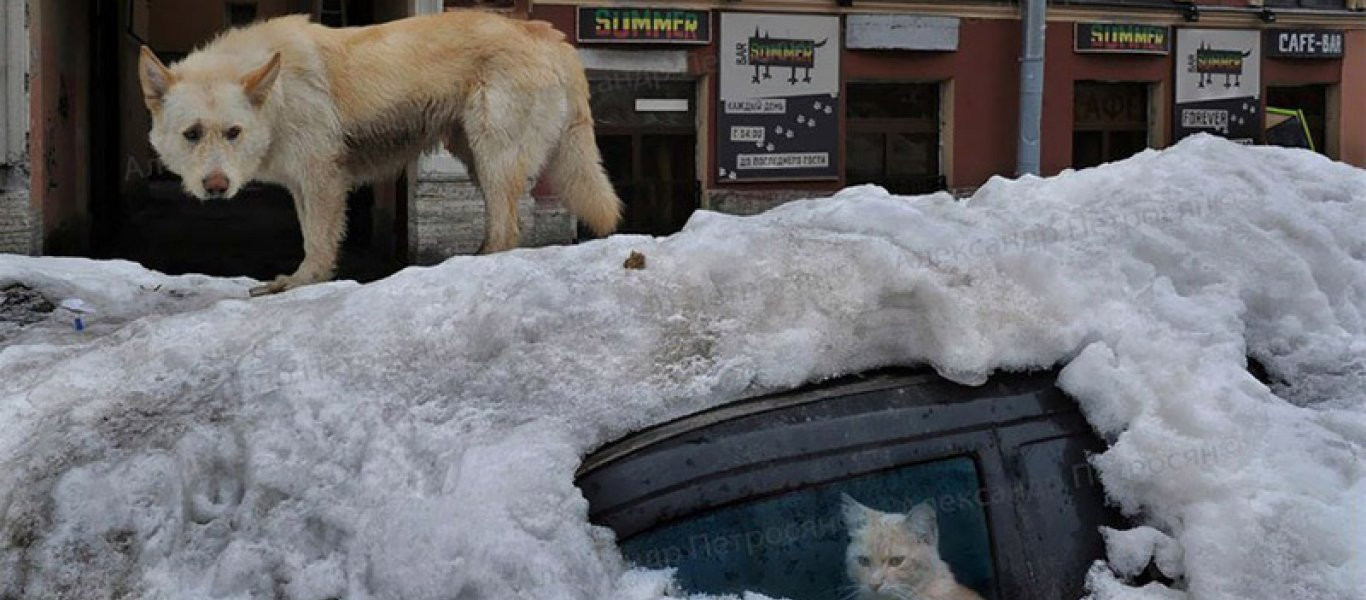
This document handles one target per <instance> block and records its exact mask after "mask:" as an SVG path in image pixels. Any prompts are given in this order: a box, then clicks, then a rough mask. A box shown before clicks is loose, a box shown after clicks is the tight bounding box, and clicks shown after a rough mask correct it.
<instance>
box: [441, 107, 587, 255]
mask: <svg viewBox="0 0 1366 600" xmlns="http://www.w3.org/2000/svg"><path fill="white" fill-rule="evenodd" d="M476 96H477V97H476V98H472V99H471V103H470V112H469V114H468V116H467V118H466V119H465V122H464V127H465V132H466V140H467V141H468V143H469V148H470V153H471V155H472V156H471V164H472V165H473V169H472V171H471V173H472V175H474V174H477V177H478V185H479V189H480V191H481V192H483V194H484V205H485V207H486V209H487V213H486V219H485V226H484V244H483V246H481V247H480V249H479V253H480V254H490V253H493V252H501V251H503V250H510V249H512V248H516V247H517V246H518V244H519V243H520V242H521V225H520V223H518V220H517V201H518V199H520V198H521V197H522V193H523V192H525V191H526V185H527V179H528V178H529V177H531V176H532V175H535V174H537V173H538V172H539V171H540V169H541V167H542V166H543V165H544V164H545V161H546V157H547V156H548V155H549V154H550V150H551V148H553V147H554V144H555V141H556V137H557V136H558V135H559V132H560V128H561V127H562V123H563V115H564V111H565V108H564V105H563V102H562V101H554V102H551V101H547V99H546V97H545V96H537V95H535V94H531V95H530V96H529V97H528V96H527V95H522V96H520V97H518V96H516V95H513V94H507V93H499V92H498V91H497V90H493V89H487V88H486V89H484V90H481V91H480V93H479V94H477V95H476Z"/></svg>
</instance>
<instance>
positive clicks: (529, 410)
mask: <svg viewBox="0 0 1366 600" xmlns="http://www.w3.org/2000/svg"><path fill="white" fill-rule="evenodd" d="M631 250H639V251H641V252H643V253H644V254H645V255H646V257H647V260H648V266H647V268H646V269H644V270H626V269H623V268H622V260H623V259H624V258H625V257H626V256H627V254H628V253H629V252H630V251H631ZM1364 259H1366V172H1363V171H1359V170H1356V169H1353V168H1351V167H1348V166H1344V165H1341V164H1336V163H1332V162H1330V161H1328V160H1326V159H1324V158H1322V157H1319V156H1317V155H1314V154H1310V153H1307V152H1300V151H1290V150H1279V149H1269V148H1243V147H1239V146H1236V145H1234V144H1230V143H1227V142H1223V141H1220V140H1217V139H1215V138H1210V137H1204V136H1201V137H1197V138H1192V139H1188V140H1187V141H1184V142H1182V143H1181V144H1179V145H1178V146H1176V147H1175V148H1172V149H1169V150H1167V151H1164V152H1146V153H1144V154H1141V155H1139V156H1137V157H1135V158H1133V159H1130V160H1128V161H1124V162H1122V163H1118V164H1114V165H1109V166H1105V167H1101V168H1097V169H1090V170H1085V171H1080V172H1071V173H1065V174H1063V175H1060V176H1057V177H1052V178H1048V179H1035V178H1026V179H1023V180H1019V181H1007V180H1003V179H997V180H993V181H991V182H990V183H989V184H988V185H986V186H985V187H983V188H982V189H981V190H980V191H979V192H978V193H977V194H976V195H975V196H974V197H973V198H972V199H971V200H970V201H969V202H967V203H966V204H964V203H961V202H955V201H954V200H952V199H951V198H949V197H948V196H946V195H934V196H925V197H917V198H905V197H896V196H889V195H888V194H886V193H885V192H883V191H882V190H881V189H879V188H876V187H860V188H851V189H848V190H845V191H843V192H841V193H839V194H837V195H836V196H835V197H833V198H829V199H816V200H809V201H801V202H795V203H791V204H788V205H784V206H782V207H780V208H778V209H775V210H772V211H770V212H768V213H766V214H763V215H759V216H755V217H747V218H739V217H728V216H723V215H719V214H714V213H708V212H701V213H698V214H697V215H696V216H695V217H694V218H693V220H692V221H691V222H690V223H689V224H688V227H687V229H686V230H685V231H683V232H682V233H680V234H678V235H675V236H672V237H669V238H662V239H651V238H646V237H638V236H615V237H612V238H610V239H607V240H604V241H599V242H594V243H589V244H584V245H580V246H576V247H563V248H553V249H541V250H521V251H514V252H508V253H505V254H500V255H497V256H492V257H479V258H475V257H462V258H454V259H451V260H449V261H447V262H446V263H444V264H442V265H440V266H438V267H434V268H420V269H419V268H414V269H408V270H405V271H403V272H401V273H399V274H397V275H395V276H393V277H391V278H389V279H387V280H384V281H381V282H378V283H375V284H371V285H367V286H358V285H355V284H352V283H333V284H327V285H321V286H314V287H310V288H306V289H302V290H298V291H296V292H292V293H289V294H285V295H282V296H277V297H270V298H263V299H255V300H247V299H245V296H246V290H247V288H248V287H249V286H250V282H248V281H246V280H224V279H211V278H204V277H165V276H162V275H159V274H156V273H151V272H148V271H145V270H142V269H141V268H138V267H136V266H135V265H130V264H128V263H110V262H93V261H84V260H71V259H33V258H22V257H14V256H3V257H0V287H3V286H4V285H5V284H6V283H10V282H15V281H18V282H23V283H24V284H26V285H28V286H30V287H33V288H35V289H37V290H40V291H43V292H44V293H45V294H48V295H49V297H50V298H52V299H53V300H54V301H56V300H60V299H62V298H67V297H79V298H82V299H84V300H86V301H87V302H88V303H89V304H91V305H93V306H95V307H96V308H97V309H98V310H100V311H101V312H100V314H99V315H98V318H97V319H95V320H94V321H93V323H92V326H91V328H90V329H88V330H87V331H86V332H84V333H79V334H78V333H76V332H74V331H71V330H69V326H68V325H67V324H66V323H65V322H63V321H61V320H60V317H59V316H57V315H54V316H53V317H51V320H50V321H49V322H46V323H42V324H38V325H31V326H28V329H25V330H24V333H21V334H20V336H19V337H18V338H17V341H12V342H11V343H9V345H7V346H6V347H3V348H0V597H21V598H83V599H84V598H102V597H145V598H186V599H189V598H273V597H274V598H289V599H292V600H321V599H324V598H340V597H345V598H359V599H364V598H393V599H400V598H401V599H405V600H421V599H428V598H431V599H436V598H460V599H480V598H491V599H511V598H528V599H531V598H582V599H602V598H624V599H625V598H631V599H646V598H658V597H665V596H667V595H671V594H675V593H676V592H674V591H671V590H670V588H671V585H670V583H669V575H668V573H667V572H657V571H653V572H652V571H643V570H634V569H631V568H629V566H628V565H625V564H623V563H622V561H621V558H620V556H619V554H618V553H617V551H616V550H615V547H614V546H613V544H612V540H611V536H610V533H607V532H605V531H604V530H601V529H598V528H595V527H592V526H590V525H589V524H588V523H587V520H586V516H585V515H586V508H587V507H586V504H585V501H584V500H583V498H582V496H581V495H580V493H579V492H578V490H577V489H576V488H574V487H573V485H572V478H573V473H574V470H575V468H576V466H577V465H578V463H579V460H580V458H581V457H582V456H583V455H585V454H586V453H587V452H589V451H590V450H591V449H593V448H594V447H596V446H598V445H600V444H602V443H604V442H607V441H609V440H611V439H613V438H615V437H617V436H620V435H623V434H625V433H628V432H630V431H632V430H634V429H636V428H639V427H642V426H645V425H648V424H651V423H655V422H658V421H660V420H663V419H669V418H671V417H677V416H680V415H683V414H686V413H690V412H693V411H696V410H699V409H702V408H705V407H708V406H712V405H715V404H717V403H721V402H725V401H729V400H733V399H736V398H738V397H741V396H744V395H749V394H754V393H758V392H761V391H764V390H769V389H774V388H782V387H787V386H795V385H798V384H801V383H802V382H806V381H811V380H816V379H821V378H824V377H829V376H832V375H836V374H842V373H850V372H854V371H859V370H862V369H867V368H870V367H876V366H880V365H889V364H910V363H929V364H931V365H933V366H934V367H936V368H937V369H938V370H939V371H940V372H941V373H943V374H945V375H946V376H949V377H951V378H953V379H956V380H959V381H963V382H977V381H981V380H982V379H983V378H984V377H985V376H986V375H988V374H989V373H991V372H993V371H996V370H1001V369H1026V368H1035V367H1046V366H1050V365H1054V364H1066V367H1065V369H1064V370H1063V374H1062V376H1061V378H1060V384H1061V385H1062V386H1063V387H1064V389H1065V390H1067V391H1068V392H1069V393H1071V394H1072V395H1074V396H1075V397H1076V398H1078V401H1079V402H1080V403H1081V405H1082V407H1083V409H1084V411H1085V414H1086V415H1087V418H1088V419H1089V420H1090V422H1091V423H1092V425H1093V426H1094V427H1095V428H1096V430H1097V431H1099V432H1101V434H1102V435H1103V436H1105V438H1106V439H1107V440H1108V441H1110V442H1111V443H1112V447H1111V449H1110V450H1109V451H1107V452H1106V453H1104V454H1103V455H1101V456H1099V457H1098V458H1097V459H1096V464H1097V465H1098V467H1099V469H1100V471H1101V473H1102V479H1103V482H1104V484H1105V487H1106V489H1107V491H1108V492H1109V494H1110V496H1111V497H1112V499H1113V500H1114V501H1115V502H1116V503H1118V504H1119V505H1120V506H1121V507H1122V508H1123V510H1124V511H1126V512H1127V513H1129V514H1131V515H1133V516H1134V517H1135V519H1136V520H1137V521H1138V522H1141V523H1144V524H1145V525H1146V526H1145V527H1141V528H1136V529H1134V530H1131V531H1127V532H1124V531H1106V538H1107V545H1108V547H1109V553H1110V556H1111V558H1112V561H1113V562H1112V563H1098V564H1097V565H1096V567H1095V568H1093V569H1092V571H1091V573H1090V575H1089V576H1088V585H1089V588H1090V589H1091V590H1092V595H1093V596H1094V597H1096V598H1098V599H1112V598H1116V599H1117V598H1126V599H1127V598H1139V599H1152V598H1160V599H1164V600H1165V599H1178V598H1188V597H1189V598H1220V599H1222V598H1229V599H1234V598H1238V599H1242V598H1265V599H1268V600H1272V599H1274V600H1285V599H1290V598H1295V599H1325V600H1326V599H1344V598H1362V597H1363V591H1362V590H1366V522H1364V521H1363V519H1364V518H1366V517H1363V514H1366V509H1364V508H1363V507H1366V477H1364V475H1366V462H1363V458H1366V409H1363V395H1364V394H1366V317H1363V310H1366V265H1364V263H1363V260H1364ZM225 298H230V299H225ZM219 300H221V301H219ZM1249 354H1250V355H1252V356H1255V357H1257V358H1258V359H1259V360H1260V361H1261V362H1263V363H1265V365H1266V367H1267V369H1268V371H1269V372H1270V375H1271V377H1272V378H1273V379H1274V380H1275V381H1278V382H1283V383H1277V384H1274V385H1273V386H1272V387H1271V388H1270V389H1268V388H1267V387H1266V386H1263V385H1261V384H1259V383H1258V382H1257V381H1256V380H1255V379H1254V378H1253V377H1251V376H1250V375H1249V374H1248V373H1247V371H1246V370H1245V360H1244V356H1245V355H1249ZM1150 556H1151V557H1154V558H1155V564H1157V565H1158V566H1159V567H1160V568H1161V569H1163V570H1164V571H1167V574H1168V575H1169V576H1171V577H1172V578H1174V579H1175V580H1176V584H1175V585H1174V586H1173V588H1167V587H1163V586H1160V585H1157V584H1150V585H1149V586H1147V587H1145V588H1141V589H1140V588H1136V587H1132V586H1128V585H1126V584H1125V583H1124V575H1126V574H1129V573H1133V572H1137V571H1139V570H1141V569H1142V566H1143V565H1146V564H1147V562H1148V559H1149V557H1150ZM832 568H838V567H832Z"/></svg>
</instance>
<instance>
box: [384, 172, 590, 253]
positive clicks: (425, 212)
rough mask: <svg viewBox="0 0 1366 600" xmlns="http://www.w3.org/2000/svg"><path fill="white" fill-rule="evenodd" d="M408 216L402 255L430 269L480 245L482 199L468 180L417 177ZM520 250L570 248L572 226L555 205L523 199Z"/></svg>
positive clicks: (482, 239) (520, 211) (561, 207)
mask: <svg viewBox="0 0 1366 600" xmlns="http://www.w3.org/2000/svg"><path fill="white" fill-rule="evenodd" d="M412 201H413V204H412V207H411V210H410V211H409V215H410V216H409V219H410V220H409V226H408V231H409V233H408V256H409V258H410V260H411V262H412V263H413V264H417V265H431V264H436V263H439V262H441V261H443V260H445V259H447V258H450V257H451V256H455V255H457V254H473V253H475V252H476V251H478V250H479V246H480V244H482V243H483V242H484V220H485V210H484V196H483V195H482V194H481V193H480V192H479V188H478V187H476V186H475V185H474V183H473V182H471V181H470V180H469V179H468V178H464V177H459V176H454V177H452V176H442V175H432V174H425V175H424V176H422V177H419V179H418V182H417V185H416V187H415V189H414V191H413V200H412ZM517 217H518V221H519V222H520V225H521V230H522V242H521V245H522V246H523V247H534V246H548V245H552V244H567V243H572V242H573V241H574V237H575V230H576V225H575V223H574V219H573V217H571V216H570V215H569V213H568V211H566V210H565V209H564V207H563V205H561V204H560V203H559V202H555V201H545V200H535V199H533V198H532V197H531V196H529V195H523V196H522V198H521V199H520V200H519V201H518V202H517Z"/></svg>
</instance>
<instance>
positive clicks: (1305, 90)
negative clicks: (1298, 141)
mask: <svg viewBox="0 0 1366 600" xmlns="http://www.w3.org/2000/svg"><path fill="white" fill-rule="evenodd" d="M1266 105H1267V106H1274V107H1276V108H1287V109H1290V110H1299V111H1301V112H1302V113H1303V114H1304V124H1305V126H1306V127H1307V128H1308V129H1309V137H1310V139H1311V140H1312V141H1313V144H1314V150H1315V151H1317V152H1319V153H1327V150H1326V148H1327V144H1328V138H1327V134H1328V132H1327V115H1328V86H1327V85H1324V84H1313V85H1295V86H1280V85H1273V86H1267V88H1266Z"/></svg>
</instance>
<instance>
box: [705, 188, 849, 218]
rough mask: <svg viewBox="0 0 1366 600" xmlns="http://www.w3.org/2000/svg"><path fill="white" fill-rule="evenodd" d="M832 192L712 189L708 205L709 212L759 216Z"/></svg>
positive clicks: (709, 191)
mask: <svg viewBox="0 0 1366 600" xmlns="http://www.w3.org/2000/svg"><path fill="white" fill-rule="evenodd" d="M831 193H832V192H813V191H804V190H742V189H730V188H723V189H712V190H706V191H704V192H703V194H705V195H706V204H704V205H703V206H705V207H707V209H708V210H714V211H716V212H721V213H726V214H732V215H757V214H759V213H761V212H764V211H766V210H768V209H770V208H773V207H775V206H778V205H779V204H784V203H787V202H791V201H793V200H801V199H803V198H823V197H826V196H829V195H830V194H831Z"/></svg>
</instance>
